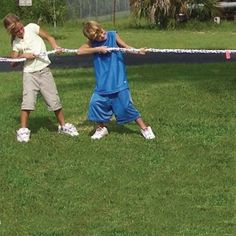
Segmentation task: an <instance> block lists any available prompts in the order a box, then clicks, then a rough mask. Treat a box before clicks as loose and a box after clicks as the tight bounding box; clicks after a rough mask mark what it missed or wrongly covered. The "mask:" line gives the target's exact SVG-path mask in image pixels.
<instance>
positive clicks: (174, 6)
mask: <svg viewBox="0 0 236 236" xmlns="http://www.w3.org/2000/svg"><path fill="white" fill-rule="evenodd" d="M216 2H218V1H217V0H130V6H131V11H132V12H133V14H134V16H135V17H137V18H141V17H145V18H147V19H149V20H150V22H151V24H155V25H158V26H159V27H160V28H167V27H175V26H176V24H177V23H178V16H179V14H180V13H184V14H186V15H188V17H190V18H191V17H192V15H193V13H196V12H197V16H199V15H200V14H203V15H205V16H207V17H208V18H209V17H210V16H211V11H212V9H213V7H214V6H215V4H216ZM199 6H202V7H201V8H199ZM193 7H194V8H195V9H198V11H190V10H191V9H192V8H193Z"/></svg>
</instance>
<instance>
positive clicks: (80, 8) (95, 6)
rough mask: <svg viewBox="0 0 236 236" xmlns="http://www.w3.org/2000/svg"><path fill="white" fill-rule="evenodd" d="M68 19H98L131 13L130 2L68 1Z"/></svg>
mask: <svg viewBox="0 0 236 236" xmlns="http://www.w3.org/2000/svg"><path fill="white" fill-rule="evenodd" d="M66 2H67V5H68V18H69V19H77V18H95V19H96V18H98V17H101V16H112V15H113V14H114V4H115V6H116V7H115V11H116V12H125V11H129V0H67V1H66Z"/></svg>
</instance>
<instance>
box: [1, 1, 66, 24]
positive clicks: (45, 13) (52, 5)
mask: <svg viewBox="0 0 236 236" xmlns="http://www.w3.org/2000/svg"><path fill="white" fill-rule="evenodd" d="M1 1H3V3H2V4H1V13H0V14H1V17H2V18H3V17H4V16H5V15H6V14H7V13H9V12H12V13H15V14H17V15H19V16H20V17H21V18H24V19H29V20H34V21H38V22H40V21H44V22H47V23H51V24H52V23H54V22H55V21H56V22H57V23H63V22H64V19H65V15H66V9H67V8H66V2H65V0H37V1H33V4H32V6H27V7H20V6H18V1H8V0H1Z"/></svg>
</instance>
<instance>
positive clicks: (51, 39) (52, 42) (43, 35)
mask: <svg viewBox="0 0 236 236" xmlns="http://www.w3.org/2000/svg"><path fill="white" fill-rule="evenodd" d="M39 36H40V37H41V38H43V39H45V40H47V41H48V42H49V44H50V45H51V47H52V48H53V49H60V47H59V46H58V45H57V42H56V40H55V38H54V37H52V36H51V35H50V34H49V33H48V32H46V31H44V30H42V29H40V30H39Z"/></svg>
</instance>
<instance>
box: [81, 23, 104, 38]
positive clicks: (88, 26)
mask: <svg viewBox="0 0 236 236" xmlns="http://www.w3.org/2000/svg"><path fill="white" fill-rule="evenodd" d="M102 31H103V28H102V27H101V25H100V24H99V23H98V22H97V21H88V22H86V23H85V24H84V28H83V34H84V36H85V37H87V38H88V39H89V40H91V41H93V40H95V39H96V38H97V37H98V36H99V35H100V34H101V33H102Z"/></svg>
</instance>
